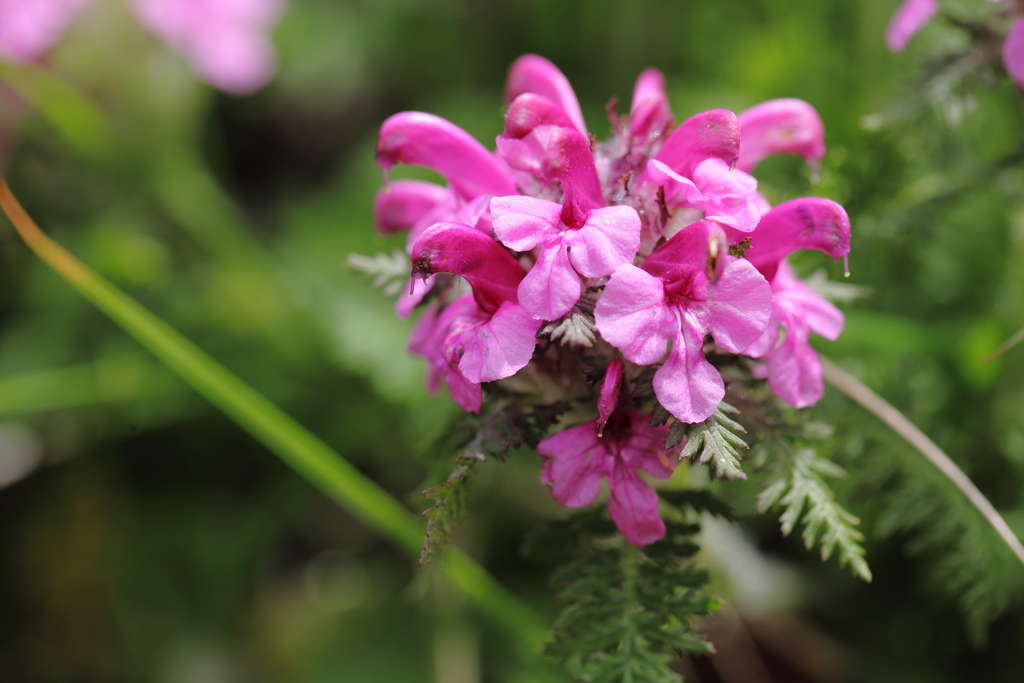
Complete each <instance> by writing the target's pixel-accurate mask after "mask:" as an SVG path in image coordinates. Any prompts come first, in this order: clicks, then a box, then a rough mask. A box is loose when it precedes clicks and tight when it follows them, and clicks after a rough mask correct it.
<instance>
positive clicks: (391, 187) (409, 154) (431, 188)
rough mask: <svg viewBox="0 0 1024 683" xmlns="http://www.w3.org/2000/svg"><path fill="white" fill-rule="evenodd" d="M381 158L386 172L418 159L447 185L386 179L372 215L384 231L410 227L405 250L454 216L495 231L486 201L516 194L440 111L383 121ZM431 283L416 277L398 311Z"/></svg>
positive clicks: (491, 160)
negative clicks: (436, 173)
mask: <svg viewBox="0 0 1024 683" xmlns="http://www.w3.org/2000/svg"><path fill="white" fill-rule="evenodd" d="M377 163H378V164H380V165H381V167H383V169H384V171H385V173H386V172H387V170H388V169H389V168H391V167H393V166H394V165H396V164H400V163H402V164H415V165H419V166H426V167H427V168H430V169H432V170H434V171H437V172H438V173H439V174H440V175H441V176H442V177H444V179H445V180H446V181H448V187H447V188H445V187H441V186H439V185H437V184H435V183H428V182H425V181H409V180H403V181H397V182H395V183H388V184H386V185H385V186H384V187H383V188H382V189H381V190H380V192H378V193H377V198H376V200H375V201H374V215H375V218H376V223H377V226H378V228H379V229H380V230H381V231H382V232H396V231H398V230H402V229H408V230H409V237H408V240H407V243H406V250H407V251H409V252H410V253H411V250H412V246H413V244H414V243H415V242H416V240H417V239H418V238H419V236H420V234H421V233H422V232H423V231H424V230H425V229H426V228H427V227H428V226H430V225H432V224H434V223H438V222H448V221H454V222H458V223H466V224H469V225H473V226H475V227H476V228H478V229H480V230H482V231H483V232H484V233H487V234H491V232H492V230H491V220H490V211H489V206H488V203H489V201H490V198H491V197H492V196H494V195H502V194H515V193H516V186H515V181H514V180H513V178H512V175H511V174H510V173H509V171H508V169H507V168H506V167H505V166H504V165H503V164H502V163H501V162H500V161H498V159H496V158H495V157H494V156H493V155H492V154H491V153H490V152H489V151H487V149H486V148H485V147H484V146H483V145H481V144H480V143H479V142H477V141H476V139H474V138H473V136H471V135H470V134H469V133H467V132H466V131H464V130H462V129H461V128H459V127H458V126H456V125H455V124H453V123H451V122H450V121H446V120H445V119H442V118H441V117H440V116H434V115H433V114H425V113H423V112H402V113H400V114H395V115H394V116H391V117H390V118H388V119H387V120H386V121H385V122H384V123H383V125H381V128H380V133H379V135H378V140H377ZM430 288H431V282H430V281H429V280H428V281H422V280H419V279H416V278H413V281H412V282H411V283H410V287H409V288H408V292H409V295H408V296H400V297H399V298H398V301H397V302H396V303H395V311H396V312H397V313H398V315H399V316H401V317H403V318H405V317H407V316H408V315H409V314H410V313H411V312H412V310H413V308H415V306H416V305H417V304H419V303H420V301H422V300H423V297H424V296H426V294H427V292H429V291H430Z"/></svg>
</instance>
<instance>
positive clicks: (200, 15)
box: [132, 0, 284, 94]
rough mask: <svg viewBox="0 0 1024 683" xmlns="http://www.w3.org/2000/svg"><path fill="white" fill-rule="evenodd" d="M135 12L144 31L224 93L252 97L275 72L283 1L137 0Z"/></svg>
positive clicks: (133, 5)
mask: <svg viewBox="0 0 1024 683" xmlns="http://www.w3.org/2000/svg"><path fill="white" fill-rule="evenodd" d="M132 8H133V9H134V10H135V15H136V16H137V17H138V19H139V22H141V23H142V25H143V26H145V27H146V28H148V29H149V30H150V31H152V33H153V34H154V35H156V36H157V37H158V38H160V40H162V41H163V42H164V43H166V44H167V45H168V47H170V48H171V49H172V50H175V51H176V52H179V53H181V54H183V55H184V56H185V57H187V58H188V60H189V63H190V64H191V65H192V69H193V70H194V71H195V72H196V74H197V75H198V76H199V77H200V78H201V79H203V80H204V81H206V82H208V83H211V84H212V85H215V86H216V87H218V88H220V89H221V90H224V91H227V92H230V93H235V94H246V93H250V92H253V91H255V90H257V89H259V88H260V87H262V86H263V85H264V84H266V82H267V81H269V80H270V77H271V76H273V74H274V71H275V69H276V68H277V56H276V53H275V51H274V45H273V43H272V42H271V41H270V37H269V35H268V34H269V32H270V29H271V28H273V26H274V24H276V23H277V21H278V19H279V18H280V16H281V13H282V11H283V10H284V0H133V2H132Z"/></svg>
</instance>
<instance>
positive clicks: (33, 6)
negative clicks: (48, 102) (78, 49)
mask: <svg viewBox="0 0 1024 683" xmlns="http://www.w3.org/2000/svg"><path fill="white" fill-rule="evenodd" d="M93 1H94V0H35V2H28V1H26V0H15V1H13V2H0V57H2V58H3V59H4V60H7V61H11V62H30V61H33V60H36V59H39V58H40V57H42V56H43V54H45V53H46V51H47V50H49V49H50V48H51V47H53V46H54V44H55V43H56V42H57V41H58V40H60V39H61V36H63V35H64V31H66V30H67V28H68V27H69V26H70V25H71V24H72V23H73V22H74V21H75V19H77V18H78V15H79V14H80V13H81V12H82V11H83V10H84V9H85V8H86V7H88V6H89V5H91V4H92V3H93Z"/></svg>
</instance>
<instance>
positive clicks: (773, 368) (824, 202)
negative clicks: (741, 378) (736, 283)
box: [745, 197, 850, 408]
mask: <svg viewBox="0 0 1024 683" xmlns="http://www.w3.org/2000/svg"><path fill="white" fill-rule="evenodd" d="M797 249H817V250H819V251H823V252H825V253H826V254H828V255H830V256H832V257H833V258H840V257H845V256H846V255H847V254H849V253H850V219H849V218H848V217H847V215H846V212H845V211H844V210H843V208H842V207H841V206H839V205H838V204H836V203H835V202H833V201H831V200H828V199H820V198H817V197H805V198H802V199H794V200H791V201H788V202H784V203H782V204H780V205H778V206H777V207H775V208H774V209H772V210H771V211H770V212H768V213H767V214H765V216H764V217H763V218H762V219H761V223H760V224H759V225H758V226H757V229H756V230H755V231H754V234H753V237H752V238H751V244H750V249H748V250H747V252H746V256H747V258H748V259H749V260H750V262H751V263H752V264H753V265H754V266H755V267H756V268H757V269H758V270H759V271H760V272H761V273H762V274H763V275H764V276H765V277H766V278H768V280H769V281H770V282H771V287H772V292H773V293H774V295H775V298H774V301H773V302H772V320H771V322H770V323H769V325H768V327H767V329H765V331H764V334H763V335H762V336H761V338H760V339H758V340H757V341H756V342H755V343H753V344H752V345H751V346H750V347H749V348H748V349H747V350H746V351H745V353H746V355H748V356H752V357H754V358H764V359H765V361H766V371H767V376H768V385H769V386H770V387H771V389H772V391H773V392H775V394H776V395H777V396H779V398H781V399H782V400H784V401H786V402H787V403H789V404H790V405H792V406H795V407H797V408H804V407H806V406H809V405H813V404H815V403H817V402H818V399H820V398H821V396H822V393H823V392H824V387H823V385H822V380H821V360H820V359H819V358H818V354H817V352H815V350H814V349H813V348H811V346H810V344H809V336H810V331H814V332H817V333H818V334H820V335H821V336H823V337H825V338H826V339H831V340H834V339H836V338H837V337H838V336H839V334H840V333H841V332H842V331H843V325H844V322H845V320H844V318H843V314H842V313H841V312H840V311H839V310H838V309H836V307H835V306H833V305H832V304H830V303H829V302H827V301H826V300H825V299H824V298H822V296H821V295H820V294H818V293H817V292H815V291H814V290H812V289H811V288H810V287H808V286H807V285H805V284H804V283H803V282H802V281H800V279H799V278H797V277H796V276H795V275H794V274H793V271H792V269H790V267H789V264H788V263H787V262H786V260H785V259H786V256H788V255H789V254H790V253H792V252H793V251H796V250H797ZM781 330H785V333H784V334H783V333H782V331H781Z"/></svg>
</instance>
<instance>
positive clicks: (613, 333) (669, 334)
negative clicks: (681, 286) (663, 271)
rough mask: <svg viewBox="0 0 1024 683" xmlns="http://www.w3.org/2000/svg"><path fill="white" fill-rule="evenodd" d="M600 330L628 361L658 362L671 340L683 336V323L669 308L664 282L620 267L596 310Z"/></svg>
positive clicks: (628, 268) (598, 302) (648, 363)
mask: <svg viewBox="0 0 1024 683" xmlns="http://www.w3.org/2000/svg"><path fill="white" fill-rule="evenodd" d="M594 317H595V319H596V321H597V330H598V332H600V333H601V336H602V337H604V339H605V341H607V342H608V343H609V344H611V345H612V346H614V347H615V348H617V349H618V350H619V351H621V352H622V355H623V356H625V357H626V360H629V361H632V362H633V363H637V364H638V365H650V364H652V363H656V362H658V361H659V360H661V358H662V357H663V356H664V355H665V351H666V350H667V349H668V341H669V339H671V338H673V337H674V336H675V335H677V334H678V333H679V320H678V318H677V317H676V314H675V312H673V311H672V310H671V309H670V308H669V307H668V305H667V302H666V300H665V288H664V285H663V284H662V281H661V280H660V279H658V278H656V277H654V276H653V275H651V274H649V273H647V272H645V271H643V270H640V269H639V268H637V267H636V266H633V265H630V264H626V265H623V266H619V268H618V269H616V271H615V272H614V273H613V274H612V277H611V279H610V280H609V281H608V284H607V285H606V286H605V288H604V294H603V295H601V298H600V299H598V300H597V306H596V307H595V308H594Z"/></svg>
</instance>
